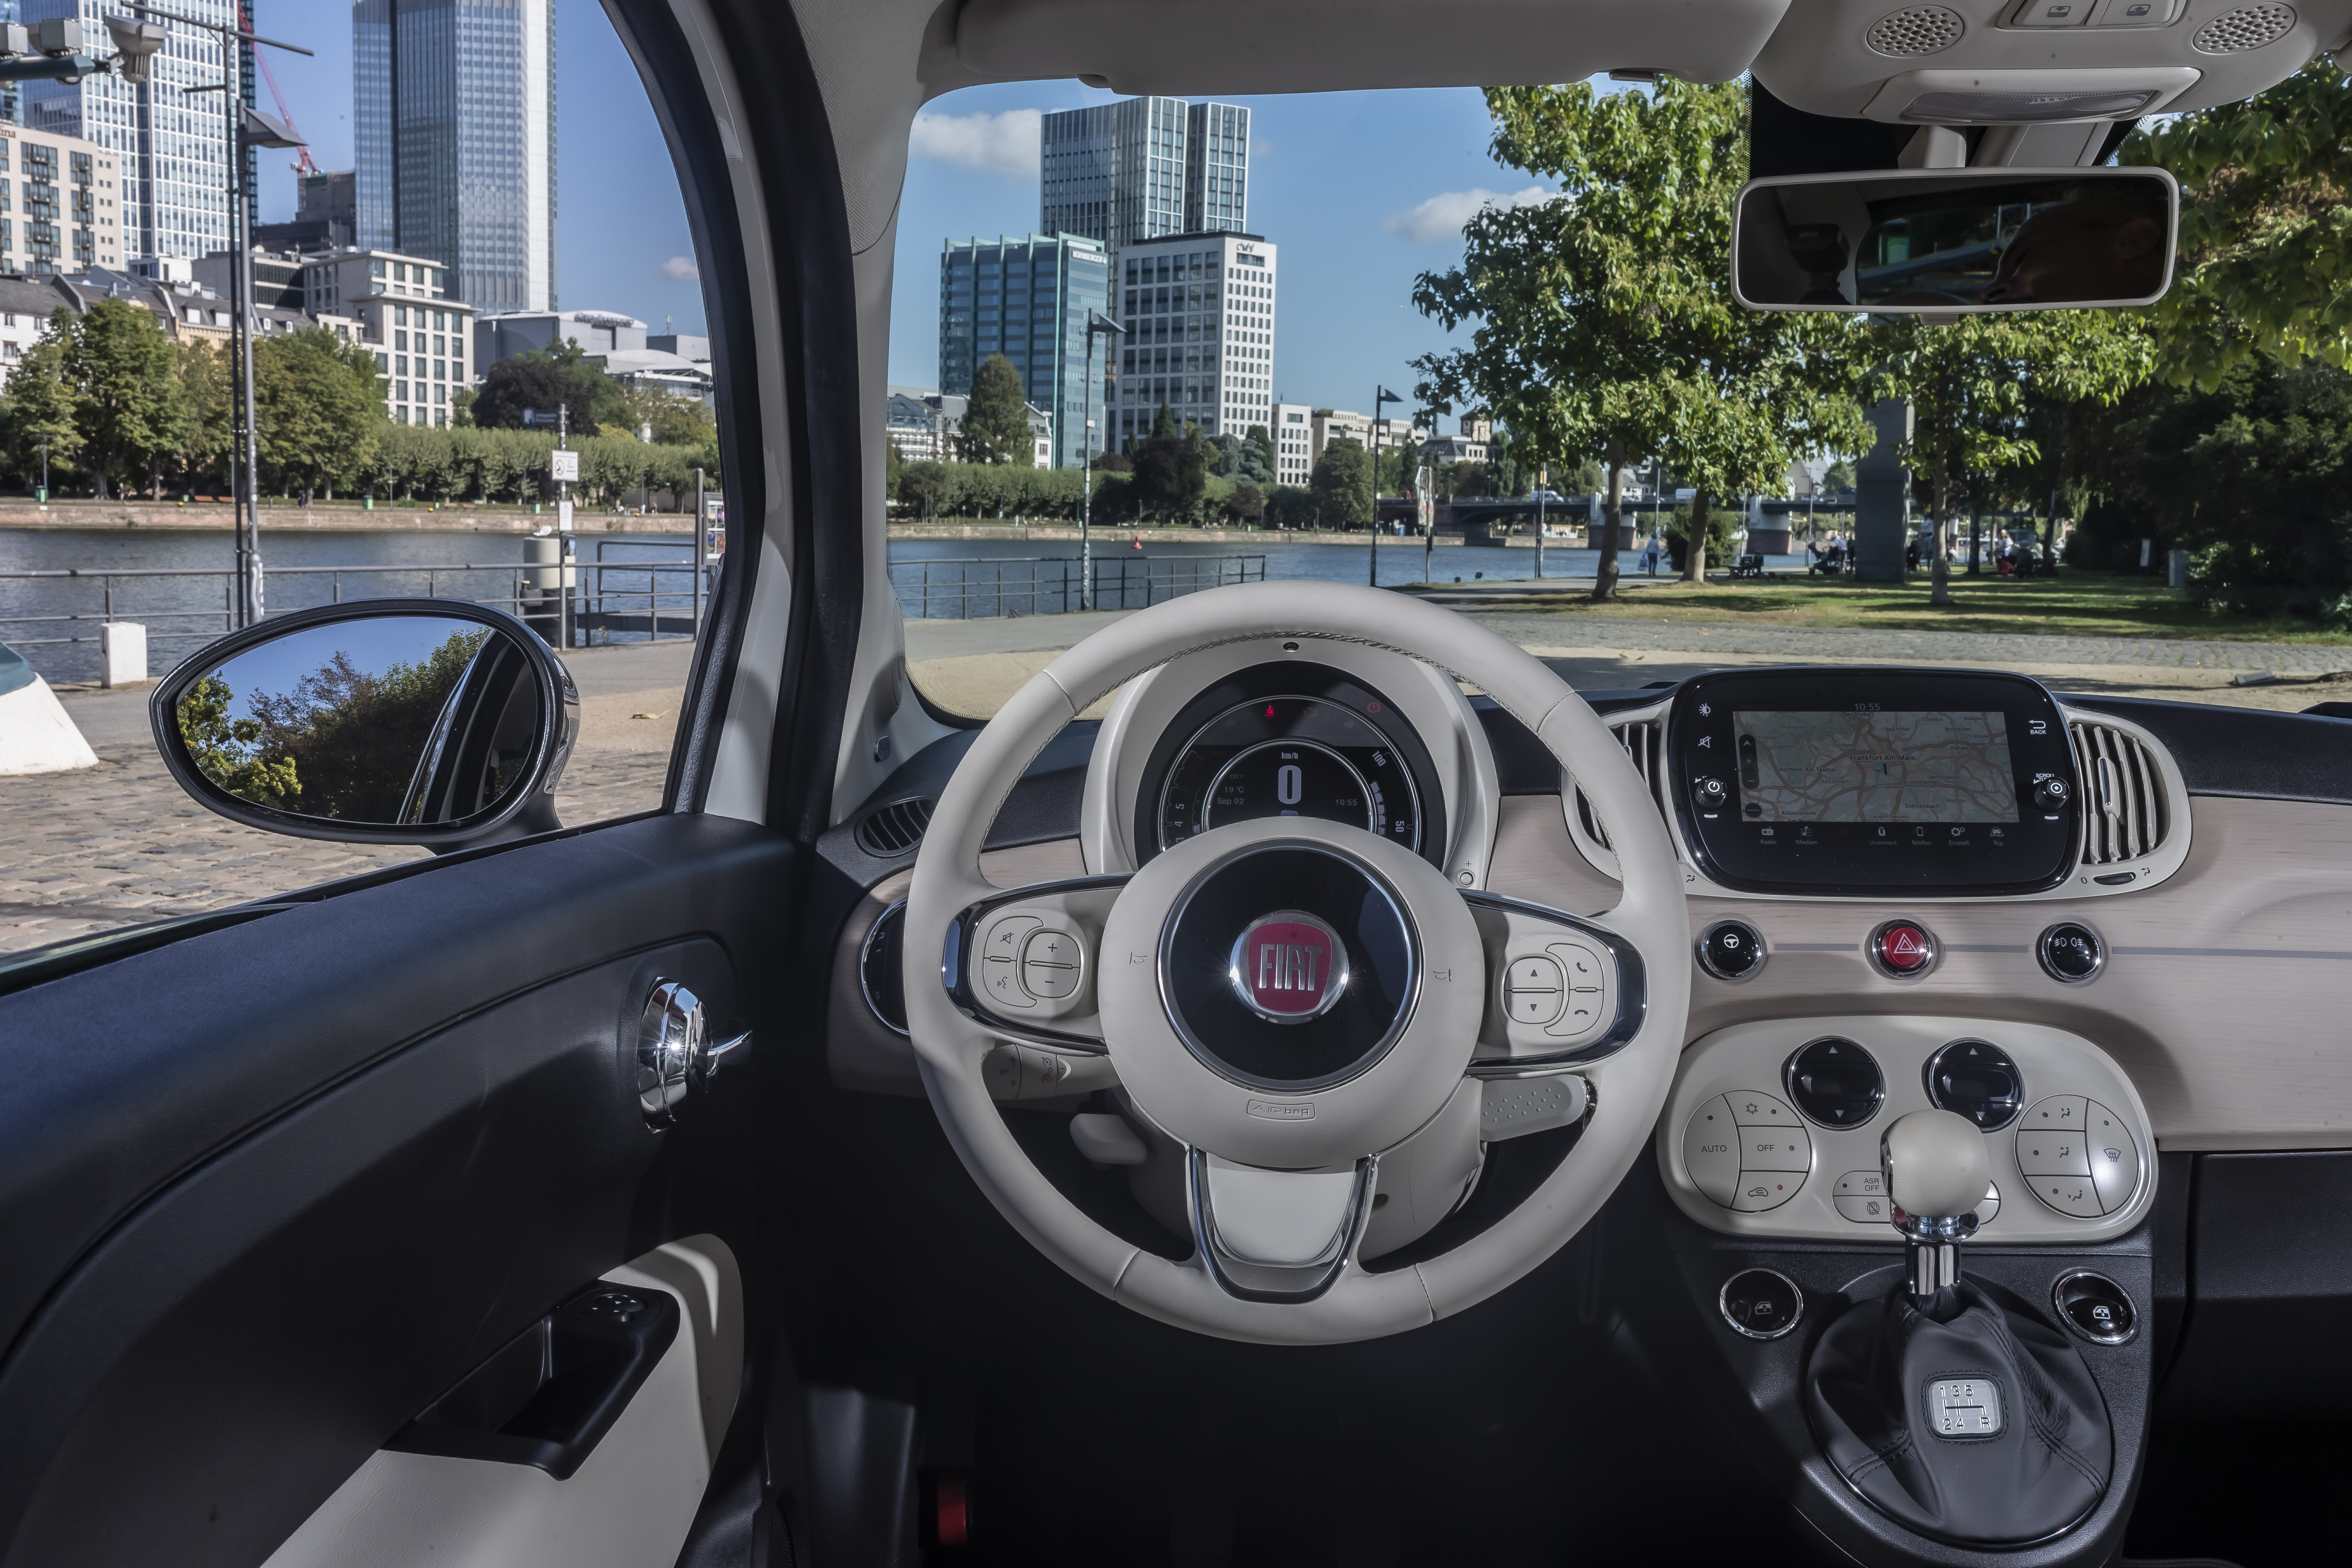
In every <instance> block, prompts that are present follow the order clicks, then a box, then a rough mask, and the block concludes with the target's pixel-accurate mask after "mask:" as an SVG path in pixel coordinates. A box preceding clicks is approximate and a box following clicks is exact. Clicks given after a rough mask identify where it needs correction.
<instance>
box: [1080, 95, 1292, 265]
mask: <svg viewBox="0 0 2352 1568" xmlns="http://www.w3.org/2000/svg"><path fill="white" fill-rule="evenodd" d="M1249 114H1250V111H1249V110H1246V109H1244V108H1241V107H1240V106H1238V105H1236V104H1231V103H1187V102H1186V101H1184V100H1182V99H1181V98H1129V99H1122V100H1119V101H1118V102H1117V103H1104V104H1097V105H1096V106H1095V107H1094V108H1091V109H1066V110H1058V111H1056V112H1055V113H1052V114H1048V115H1046V116H1045V121H1044V123H1043V125H1042V126H1041V127H1040V137H1041V142H1042V146H1041V153H1042V156H1041V158H1040V161H1039V168H1040V173H1041V174H1042V175H1043V184H1042V189H1041V193H1040V206H1041V212H1040V216H1039V220H1038V225H1037V226H1038V227H1039V228H1040V229H1041V230H1042V231H1044V232H1045V233H1046V234H1083V235H1085V236H1087V237H1088V238H1090V239H1098V240H1101V241H1102V242H1103V244H1104V245H1106V246H1108V247H1109V248H1110V250H1111V251H1112V253H1113V258H1114V259H1116V258H1117V253H1118V251H1120V250H1122V249H1123V248H1125V247H1127V246H1129V245H1131V244H1133V243H1134V242H1136V241H1137V240H1141V239H1154V238H1157V237H1160V236H1162V235H1171V234H1204V233H1212V232H1218V231H1224V230H1231V231H1234V232H1239V231H1241V230H1243V229H1245V228H1247V227H1249Z"/></svg>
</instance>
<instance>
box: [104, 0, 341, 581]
mask: <svg viewBox="0 0 2352 1568" xmlns="http://www.w3.org/2000/svg"><path fill="white" fill-rule="evenodd" d="M126 9H129V10H131V11H136V12H137V13H139V14H140V15H141V16H160V17H162V18H163V20H165V21H167V22H177V23H179V24H181V25H182V26H188V27H197V28H201V29H203V30H204V31H205V32H208V33H213V34H215V35H217V36H218V37H219V39H220V51H221V79H220V81H219V83H218V84H217V85H214V84H207V85H205V86H203V87H196V88H191V89H187V90H189V91H192V92H217V93H219V94H220V95H221V120H222V122H223V126H224V128H225V129H226V132H227V138H226V153H227V157H228V219H229V240H230V243H231V244H232V245H234V246H235V247H236V264H235V265H234V266H232V267H231V268H229V321H230V327H229V331H230V334H231V353H233V354H234V355H235V357H236V365H237V390H236V399H235V401H234V402H233V403H232V404H231V405H230V407H231V413H232V423H233V424H235V423H236V422H237V421H240V420H241V421H242V428H240V429H237V430H236V431H235V432H234V435H235V437H236V441H235V447H234V450H235V456H234V458H232V461H231V468H232V470H233V472H232V475H231V480H232V482H231V485H230V489H231V491H232V492H233V500H234V504H235V507H236V584H237V605H236V609H237V624H238V625H240V626H251V625H253V624H255V623H256V622H257V621H259V620H260V619H261V617H262V615H263V598H262V576H261V517H260V513H259V512H258V510H257V495H256V491H257V484H256V475H257V473H258V472H259V471H260V466H261V452H260V438H259V436H258V435H257V432H256V430H255V428H254V404H253V241H252V238H251V235H250V231H249V229H248V226H247V221H246V218H247V214H246V210H245V209H246V189H245V173H244V171H245V150H246V149H247V147H299V146H301V145H302V144H303V142H302V139H301V138H300V137H299V136H297V135H295V134H294V132H292V131H291V130H289V128H288V127H287V126H285V125H283V124H281V123H279V122H278V121H276V120H273V119H271V118H270V117H269V116H268V115H267V114H264V113H262V112H261V111H260V110H257V109H255V108H254V107H253V106H252V105H251V104H248V103H247V102H245V101H244V100H241V99H239V98H238V97H237V96H236V76H235V74H234V69H233V62H234V61H235V59H236V44H237V43H238V42H244V43H248V44H256V45H262V44H266V45H268V47H271V48H273V49H284V50H286V51H288V52H289V53H290V54H297V55H310V53H311V51H310V50H309V49H306V48H303V47H301V46H300V45H299V44H284V43H280V42H278V40H277V39H275V38H265V37H260V36H259V35H258V34H255V33H248V32H247V31H246V30H245V29H243V28H242V27H238V26H235V25H233V24H230V23H226V22H205V21H199V20H198V19H197V18H195V17H194V16H182V15H180V13H178V12H176V11H165V10H161V9H159V8H157V7H155V6H153V5H141V4H139V3H138V0H126ZM113 30H114V36H115V43H116V46H117V47H119V48H121V50H122V52H123V54H124V56H125V58H134V57H135V58H136V59H137V61H138V64H137V65H136V66H135V67H133V69H135V70H136V71H137V73H138V74H137V76H135V77H133V76H132V75H131V73H130V72H129V71H126V72H125V79H127V80H141V79H144V78H145V75H146V72H147V70H148V68H149V66H150V64H151V62H152V58H153V56H154V54H155V51H156V49H157V48H158V47H161V45H162V43H163V38H162V37H161V34H162V32H163V29H161V28H155V29H152V32H153V33H154V34H155V35H156V36H155V37H153V38H152V42H150V41H149V40H148V38H147V37H146V36H145V35H146V34H147V33H148V32H149V31H150V29H146V28H144V27H142V28H140V29H138V33H139V35H140V37H139V39H138V42H140V43H144V44H146V45H147V47H145V48H144V49H143V50H142V49H139V48H138V47H136V46H135V45H134V44H133V43H132V42H131V38H130V37H129V36H128V35H127V33H126V30H125V29H123V28H119V27H118V28H115V29H113ZM141 177H142V179H146V178H151V177H152V175H151V174H148V173H146V172H144V171H142V174H141Z"/></svg>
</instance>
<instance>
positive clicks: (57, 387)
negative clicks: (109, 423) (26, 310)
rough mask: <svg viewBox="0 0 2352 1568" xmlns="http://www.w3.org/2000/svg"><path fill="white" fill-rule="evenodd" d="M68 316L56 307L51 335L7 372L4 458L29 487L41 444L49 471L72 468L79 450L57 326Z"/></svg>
mask: <svg viewBox="0 0 2352 1568" xmlns="http://www.w3.org/2000/svg"><path fill="white" fill-rule="evenodd" d="M59 317H68V311H67V310H65V309H64V307H62V306H60V307H58V311H57V313H56V314H55V315H53V316H52V317H51V318H50V322H49V324H50V331H49V335H48V336H47V337H45V338H42V339H41V340H40V341H39V342H36V343H35V344H34V345H33V346H32V347H31V348H29V349H27V350H26V351H25V357H24V358H22V359H20V360H18V361H17V362H16V365H15V366H14V367H13V368H12V369H10V371H9V372H8V387H7V402H6V405H5V417H6V420H7V431H8V458H9V461H10V463H11V465H12V466H13V467H14V468H16V471H17V472H18V473H20V474H23V475H24V476H25V477H26V482H27V483H28V484H29V483H31V482H32V481H33V480H34V479H37V477H38V475H39V474H40V471H41V454H42V449H43V446H44V444H45V443H46V445H47V452H48V461H49V467H50V468H51V470H52V471H53V472H54V471H56V470H58V469H60V468H65V467H67V466H68V465H69V464H71V463H72V462H73V461H74V459H75V458H76V456H77V455H78V454H79V452H80V451H81V448H82V431H81V423H80V413H81V407H80V399H79V397H78V396H77V395H75V391H74V386H73V384H72V383H71V382H69V381H68V380H67V379H66V351H65V341H64V335H63V330H62V328H61V327H60V325H59V322H58V318H59Z"/></svg>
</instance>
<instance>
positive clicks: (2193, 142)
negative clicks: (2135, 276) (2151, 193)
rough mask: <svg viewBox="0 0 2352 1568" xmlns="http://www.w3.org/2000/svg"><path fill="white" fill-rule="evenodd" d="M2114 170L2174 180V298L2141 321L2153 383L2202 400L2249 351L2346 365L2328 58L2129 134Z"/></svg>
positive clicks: (2347, 139) (2342, 115)
mask: <svg viewBox="0 0 2352 1568" xmlns="http://www.w3.org/2000/svg"><path fill="white" fill-rule="evenodd" d="M2118 161H2119V162H2121V163H2127V164H2135V165H2139V166H2143V167H2153V168H2159V169H2168V170H2170V171H2171V172H2172V174H2173V175H2174V177H2175V178H2177V179H2178V180H2179V182H2180V186H2181V192H2180V195H2181V203H2180V253H2179V262H2178V264H2177V268H2176V271H2175V273H2174V277H2173V282H2172V288H2171V289H2170V290H2169V291H2168V293H2167V294H2166V296H2165V298H2164V299H2163V300H2161V301H2159V302H2158V303H2157V304H2155V305H2152V306H2150V307H2148V309H2147V311H2146V312H2145V313H2146V315H2147V319H2148V321H2149V324H2150V325H2151V326H2152V327H2153V329H2154V331H2155V332H2156V338H2157V342H2158V351H2159V355H2160V367H2161V370H2160V374H2162V375H2163V376H2164V377H2165V379H2167V380H2168V381H2170V382H2173V383H2175V384H2189V383H2194V384H2197V385H2198V386H2200V387H2202V388H2204V389H2205V390H2207V391H2209V392H2210V391H2212V390H2214V389H2215V388H2217V387H2219V386H2220V385H2221V377H2222V375H2223V374H2224V373H2225V372H2227V371H2228V370H2230V369H2231V367H2232V366H2234V365H2237V364H2241V363H2244V362H2245V361H2246V360H2248V359H2249V358H2250V357H2252V356H2253V355H2256V354H2271V355H2275V356H2277V357H2278V358H2279V359H2280V360H2281V361H2282V362H2283V363H2287V364H2294V363H2297V362H2299V361H2301V360H2304V359H2320V360H2324V361H2326V363H2328V364H2331V365H2336V366H2341V365H2343V364H2345V363H2347V358H2352V81H2347V79H2346V77H2345V73H2344V72H2343V70H2342V69H2341V68H2338V67H2337V66H2336V64H2335V61H2334V58H2332V57H2330V56H2326V55H2321V56H2319V57H2317V58H2315V59H2313V60H2312V62H2311V63H2310V64H2309V65H2307V66H2305V67H2304V68H2303V69H2302V70H2301V71H2299V72H2297V73H2296V74H2295V75H2294V76H2292V77H2289V78H2288V79H2286V80H2284V81H2283V82H2281V83H2279V84H2278V85H2277V86H2276V87H2273V88H2272V89H2270V90H2268V91H2267V92H2263V93H2259V94H2257V95H2255V96H2254V97H2252V98H2250V99H2245V100H2241V101H2237V102H2232V103H2224V104H2221V105H2219V106H2217V107H2215V108H2212V109H2205V110H2196V111H2194V112H2192V113H2189V114H2183V115H2180V116H2179V117H2178V118H2177V119H2174V120H2172V121H2169V123H2167V124H2163V125H2161V126H2160V127H2159V128H2158V129H2157V130H2154V131H2144V132H2136V133H2135V134H2133V135H2132V136H2131V137H2130V138H2129V139H2128V140H2126V142H2125V143H2124V145H2123V147H2122V149H2121V151H2120V153H2118Z"/></svg>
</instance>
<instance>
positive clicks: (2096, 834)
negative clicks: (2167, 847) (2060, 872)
mask: <svg viewBox="0 0 2352 1568" xmlns="http://www.w3.org/2000/svg"><path fill="white" fill-rule="evenodd" d="M2070 728H2071V730H2072V731H2073V735H2074V764H2075V769H2076V772H2077V774H2078V776H2079V777H2080V778H2081V779H2082V781H2083V801H2082V809H2081V810H2080V811H2079V812H2077V813H2076V814H2075V821H2076V822H2077V823H2078V824H2079V825H2080V826H2078V827H2077V829H2076V834H2077V845H2078V847H2079V848H2080V850H2081V854H2080V855H2079V856H2078V857H2077V858H2079V859H2080V860H2081V862H2082V864H2084V865H2085V866H2108V865H2113V864H2114V863H2116V861H2119V860H2137V859H2139V858H2142V857H2144V856H2147V855H2151V854H2153V853H2155V851H2156V847H2157V846H2158V845H2159V844H2162V843H2163V842H2164V836H2165V831H2166V828H2167V827H2168V824H2167V822H2166V821H2165V805H2166V803H2165V795H2164V775H2163V774H2162V773H2159V772H2158V770H2157V765H2156V759H2155V758H2153V757H2151V756H2149V755H2148V753H2147V747H2146V746H2143V745H2142V744H2140V742H2138V741H2137V740H2135V739H2133V738H2132V737H2131V736H2130V735H2127V734H2126V733H2125V732H2124V731H2121V730H2116V729H2110V728H2108V727H2107V726H2106V725H2105V724H2086V723H2081V722H2077V723H2075V724H2074V725H2072V726H2070Z"/></svg>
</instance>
